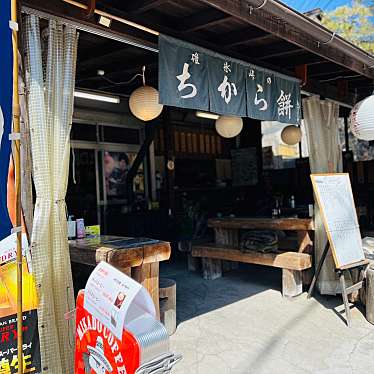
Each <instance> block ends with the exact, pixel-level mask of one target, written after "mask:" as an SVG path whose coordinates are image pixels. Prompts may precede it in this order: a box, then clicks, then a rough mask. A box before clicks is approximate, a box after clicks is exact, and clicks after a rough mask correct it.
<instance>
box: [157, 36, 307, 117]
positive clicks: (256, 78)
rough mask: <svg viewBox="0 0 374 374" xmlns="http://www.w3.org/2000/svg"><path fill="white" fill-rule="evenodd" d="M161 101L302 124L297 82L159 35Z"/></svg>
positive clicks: (241, 115)
mask: <svg viewBox="0 0 374 374" xmlns="http://www.w3.org/2000/svg"><path fill="white" fill-rule="evenodd" d="M159 52H160V53H159V70H158V71H159V80H158V83H159V92H160V103H161V104H165V105H171V106H176V107H181V108H189V109H200V110H205V111H210V112H212V113H217V114H222V115H234V116H238V117H250V118H255V119H259V120H262V121H279V122H284V123H293V124H298V123H299V122H300V113H301V108H300V103H301V100H300V97H301V96H300V95H301V91H300V81H299V80H298V79H296V78H293V77H288V76H286V75H283V74H280V73H277V72H274V71H271V70H268V69H265V68H261V67H259V66H255V65H252V64H249V63H247V62H245V61H241V60H237V59H234V58H231V57H227V56H224V55H221V54H219V53H216V52H213V51H210V50H208V49H205V48H201V47H199V46H196V45H193V44H190V43H187V42H184V41H181V40H178V39H174V38H172V37H169V36H165V35H160V36H159Z"/></svg>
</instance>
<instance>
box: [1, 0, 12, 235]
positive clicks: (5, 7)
mask: <svg viewBox="0 0 374 374" xmlns="http://www.w3.org/2000/svg"><path fill="white" fill-rule="evenodd" d="M10 19H11V4H10V0H3V1H1V10H0V56H1V57H0V240H2V239H4V238H5V237H7V236H9V235H10V231H11V227H12V225H11V222H10V218H9V213H8V207H7V181H8V170H9V160H10V150H11V147H10V141H9V134H10V132H11V126H12V95H13V50H12V33H11V30H10V28H9V20H10Z"/></svg>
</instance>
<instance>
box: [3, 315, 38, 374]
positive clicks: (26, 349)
mask: <svg viewBox="0 0 374 374" xmlns="http://www.w3.org/2000/svg"><path fill="white" fill-rule="evenodd" d="M22 330H23V345H22V347H23V370H24V373H33V374H40V373H41V361H40V345H39V333H38V316H37V311H36V309H34V310H30V311H28V312H24V313H23V327H22ZM17 352H18V349H17V315H16V314H14V315H10V316H7V317H2V318H0V373H1V374H16V373H17V371H18V358H17Z"/></svg>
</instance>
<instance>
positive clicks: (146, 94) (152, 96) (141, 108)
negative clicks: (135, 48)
mask: <svg viewBox="0 0 374 374" xmlns="http://www.w3.org/2000/svg"><path fill="white" fill-rule="evenodd" d="M144 73H145V66H143V74H142V76H143V86H141V87H139V88H137V89H136V90H135V91H133V92H132V94H131V95H130V98H129V106H130V111H131V113H132V114H133V115H134V116H135V117H137V118H139V119H140V120H142V121H151V120H153V119H155V118H156V117H158V116H159V115H160V114H161V112H162V109H163V107H164V106H163V105H162V104H159V102H158V98H159V96H158V91H157V90H156V89H155V88H153V87H151V86H147V85H146V84H145V75H144Z"/></svg>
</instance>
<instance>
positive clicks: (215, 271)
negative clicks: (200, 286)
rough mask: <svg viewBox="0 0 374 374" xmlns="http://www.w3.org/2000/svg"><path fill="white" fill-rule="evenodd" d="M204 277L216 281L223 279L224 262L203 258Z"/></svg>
mask: <svg viewBox="0 0 374 374" xmlns="http://www.w3.org/2000/svg"><path fill="white" fill-rule="evenodd" d="M201 260H202V261H201V263H202V268H203V277H204V279H206V280H214V279H217V278H220V277H222V261H221V260H216V259H214V258H206V257H204V258H202V259H201Z"/></svg>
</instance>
